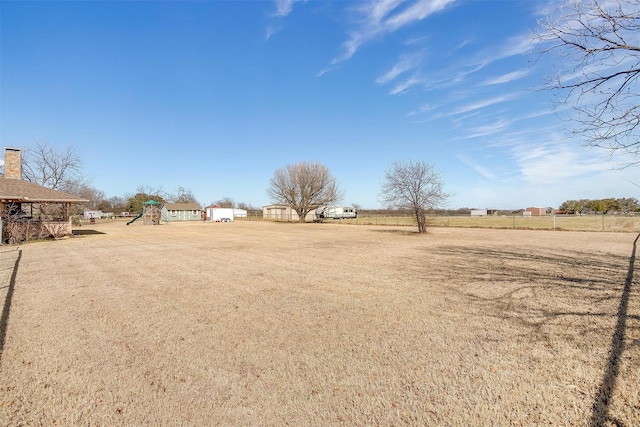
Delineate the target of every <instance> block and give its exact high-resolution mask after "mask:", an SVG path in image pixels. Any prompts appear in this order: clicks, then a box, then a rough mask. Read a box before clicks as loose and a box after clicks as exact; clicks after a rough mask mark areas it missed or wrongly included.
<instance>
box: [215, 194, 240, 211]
mask: <svg viewBox="0 0 640 427" xmlns="http://www.w3.org/2000/svg"><path fill="white" fill-rule="evenodd" d="M235 204H236V203H235V201H234V200H233V199H232V198H231V197H226V196H225V197H223V198H222V199H220V200H216V201H215V202H213V203H212V205H214V206H218V207H220V208H233V207H234V206H235Z"/></svg>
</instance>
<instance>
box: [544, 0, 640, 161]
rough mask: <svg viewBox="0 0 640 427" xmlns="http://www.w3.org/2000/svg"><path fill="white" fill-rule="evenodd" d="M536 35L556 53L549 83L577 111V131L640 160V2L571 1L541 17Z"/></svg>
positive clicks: (587, 139)
mask: <svg viewBox="0 0 640 427" xmlns="http://www.w3.org/2000/svg"><path fill="white" fill-rule="evenodd" d="M534 40H535V41H536V42H538V46H540V48H539V49H538V52H539V53H540V54H541V55H543V56H550V55H553V56H554V57H555V62H556V70H555V73H554V74H553V75H552V76H550V77H549V78H548V80H547V87H548V88H549V89H552V90H555V91H558V92H560V93H561V97H560V101H558V103H557V105H558V106H559V107H560V108H565V107H566V106H568V107H570V110H569V111H572V112H573V114H571V115H570V118H571V119H572V121H573V123H574V124H575V128H574V129H573V132H574V133H575V134H578V135H581V136H583V137H584V139H585V143H586V144H587V145H588V146H591V147H600V148H604V149H606V150H608V151H609V153H610V154H611V155H614V154H621V155H625V156H630V157H629V158H630V161H628V162H627V161H626V160H625V162H626V163H628V164H633V163H638V162H640V128H639V127H638V125H639V124H640V98H639V96H638V95H640V93H639V90H640V87H639V85H638V83H639V82H638V75H640V2H639V1H638V0H588V1H580V0H567V1H566V3H564V4H563V5H562V7H561V8H560V9H557V10H553V11H550V12H549V13H548V14H547V16H546V18H545V19H544V20H541V21H539V30H538V32H537V33H536V34H535V35H534Z"/></svg>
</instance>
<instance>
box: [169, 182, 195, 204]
mask: <svg viewBox="0 0 640 427" xmlns="http://www.w3.org/2000/svg"><path fill="white" fill-rule="evenodd" d="M165 199H166V200H167V201H169V202H171V203H198V204H199V202H198V199H196V196H194V195H193V192H192V191H191V190H189V189H188V188H184V187H182V186H181V187H178V188H176V190H175V191H174V192H173V193H171V194H168V195H167V196H166V197H165Z"/></svg>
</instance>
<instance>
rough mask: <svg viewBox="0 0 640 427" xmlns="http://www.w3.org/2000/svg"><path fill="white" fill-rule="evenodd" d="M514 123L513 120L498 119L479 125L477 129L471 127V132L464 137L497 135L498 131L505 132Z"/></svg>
mask: <svg viewBox="0 0 640 427" xmlns="http://www.w3.org/2000/svg"><path fill="white" fill-rule="evenodd" d="M511 123H513V122H512V121H511V120H506V119H498V120H496V121H495V122H492V123H489V124H486V125H482V126H478V127H477V128H475V129H471V133H470V134H469V135H467V136H465V137H464V138H463V139H472V138H479V137H482V136H489V135H495V134H497V133H501V132H504V131H505V130H506V129H507V128H508V127H509V126H510V125H511Z"/></svg>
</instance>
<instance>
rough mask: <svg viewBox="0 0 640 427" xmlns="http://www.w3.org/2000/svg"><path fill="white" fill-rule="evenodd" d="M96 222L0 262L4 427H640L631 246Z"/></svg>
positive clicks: (0, 418) (465, 232)
mask: <svg viewBox="0 0 640 427" xmlns="http://www.w3.org/2000/svg"><path fill="white" fill-rule="evenodd" d="M90 227H91V230H95V231H96V232H101V233H104V234H91V233H89V232H88V231H89V230H88V229H89V226H84V227H81V228H80V229H79V230H81V231H83V232H84V234H82V235H80V236H77V237H74V238H71V239H66V240H61V241H47V242H37V243H29V244H25V245H22V246H20V247H19V248H16V247H10V246H4V247H0V278H1V279H2V282H1V283H0V286H1V287H2V289H1V290H0V297H2V299H1V300H0V301H4V300H5V295H9V297H10V298H11V301H10V302H11V305H10V311H8V312H7V310H6V309H5V311H4V314H3V321H2V323H1V324H0V326H2V331H0V332H1V337H2V354H1V360H0V363H1V365H0V425H11V426H18V425H46V426H50V425H64V426H67V425H127V426H129V425H137V426H142V425H154V426H155V425H167V426H169V425H171V426H175V425H183V426H202V425H220V426H223V425H224V426H226V425H234V426H282V425H291V426H305V425H308V426H312V425H313V426H328V425H345V426H353V425H374V426H392V425H393V426H398V425H412V426H415V425H446V426H467V425H480V426H490V425H495V426H532V425H553V426H562V425H567V426H597V425H611V426H613V425H624V426H633V425H640V290H639V289H638V276H639V275H640V272H639V271H638V268H637V267H636V264H640V262H638V263H636V262H635V258H634V254H635V252H634V239H636V234H633V233H602V232H599V233H588V232H553V231H530V230H486V229H447V228H434V229H431V232H430V233H429V234H428V235H417V234H415V233H414V228H402V227H380V226H378V227H376V226H364V225H344V224H286V223H270V222H257V221H256V222H241V221H236V222H234V223H229V224H223V223H222V224H221V223H206V224H205V223H200V222H198V223H191V224H171V225H162V226H144V225H141V224H139V223H134V224H132V225H130V226H125V225H124V223H123V222H111V223H104V224H97V225H95V226H93V225H92V226H90ZM18 257H19V259H18ZM16 265H17V272H15V275H14V270H15V269H14V267H15V266H16ZM634 270H635V271H634ZM12 275H14V277H15V280H14V281H13V282H12V281H11V277H12ZM7 313H8V321H7Z"/></svg>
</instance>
